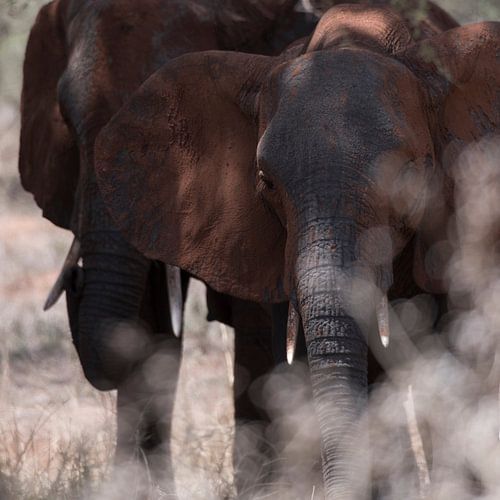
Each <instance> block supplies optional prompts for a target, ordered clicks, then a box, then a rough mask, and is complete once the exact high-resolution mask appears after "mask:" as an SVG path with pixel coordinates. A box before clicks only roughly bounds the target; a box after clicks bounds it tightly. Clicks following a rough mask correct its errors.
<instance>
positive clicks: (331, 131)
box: [258, 50, 425, 168]
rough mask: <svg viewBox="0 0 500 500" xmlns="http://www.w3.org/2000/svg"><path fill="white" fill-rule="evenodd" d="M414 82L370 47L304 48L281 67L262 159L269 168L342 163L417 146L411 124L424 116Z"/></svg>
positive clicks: (260, 153) (420, 121)
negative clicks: (323, 50)
mask: <svg viewBox="0 0 500 500" xmlns="http://www.w3.org/2000/svg"><path fill="white" fill-rule="evenodd" d="M413 80H414V79H413V78H412V75H411V74H409V71H408V70H407V69H406V68H404V67H402V66H401V65H400V64H399V63H396V62H394V61H391V60H390V59H388V58H385V57H380V56H378V55H374V54H371V53H366V51H351V50H338V51H335V52H333V53H331V54H329V53H327V54H320V53H313V54H306V56H304V57H301V58H299V59H298V60H296V61H295V62H294V63H292V64H290V65H288V66H287V67H286V68H285V69H284V71H283V74H282V78H281V82H280V95H279V101H278V105H277V108H276V112H275V113H274V115H273V117H272V119H271V121H270V122H269V124H268V126H267V127H266V130H265V132H264V134H263V136H262V138H261V141H260V143H259V149H258V158H259V161H261V162H263V163H266V164H268V165H270V167H271V168H279V166H280V165H291V164H295V163H300V164H304V162H306V163H307V162H309V163H311V162H312V163H314V162H318V161H320V160H321V161H329V162H332V161H333V162H341V163H342V164H344V165H345V164H346V163H350V162H360V161H362V162H367V161H372V160H374V159H375V158H376V157H378V156H379V155H380V154H381V153H384V152H387V151H389V150H394V149H399V148H401V147H402V148H406V149H408V150H412V149H415V148H417V149H418V148H419V146H418V144H416V143H415V144H413V143H412V136H413V134H414V131H413V128H414V126H415V125H416V124H418V126H419V127H422V126H424V124H425V120H424V117H423V115H422V113H421V112H420V111H418V107H419V104H420V102H419V99H420V97H419V92H418V89H417V88H416V87H415V85H416V83H415V81H413ZM409 89H411V90H412V94H410V96H408V94H407V93H408V92H409ZM408 101H412V102H408Z"/></svg>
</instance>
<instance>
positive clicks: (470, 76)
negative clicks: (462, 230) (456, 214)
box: [402, 22, 500, 292]
mask: <svg viewBox="0 0 500 500" xmlns="http://www.w3.org/2000/svg"><path fill="white" fill-rule="evenodd" d="M402 59H403V61H405V62H406V64H408V65H409V66H410V67H411V68H412V69H413V70H414V71H415V73H416V74H417V75H418V76H419V77H420V78H421V79H422V80H423V81H424V82H425V84H426V87H427V89H428V96H429V99H428V104H429V109H428V115H429V116H430V117H431V118H430V130H431V133H432V135H433V138H434V144H435V152H436V160H437V161H438V162H439V164H440V165H441V168H439V169H438V170H439V172H440V173H442V174H443V178H442V179H441V181H442V185H443V186H444V189H443V190H442V192H441V197H442V199H441V200H440V204H441V206H439V207H438V209H434V208H433V207H430V210H428V212H429V216H428V217H424V219H423V227H422V230H421V234H420V235H419V236H420V238H419V239H418V240H419V241H420V247H421V248H419V249H417V252H416V255H417V256H420V259H423V258H425V256H426V250H427V249H431V248H432V247H433V246H434V245H435V244H436V243H438V241H437V239H436V238H437V235H440V236H441V237H442V236H443V234H444V231H445V229H444V228H443V227H436V226H437V225H439V224H443V221H445V220H446V218H445V217H438V216H436V212H438V213H441V214H442V213H444V212H443V211H448V213H450V212H451V211H452V210H453V203H454V197H453V166H454V164H455V163H456V161H457V159H458V158H459V156H460V154H461V153H462V152H463V151H464V148H466V147H467V146H468V145H470V144H472V143H474V142H477V141H481V140H482V139H483V138H486V137H493V136H498V140H499V141H500V23H497V22H484V23H478V24H471V25H468V26H463V27H459V28H456V29H453V30H450V31H447V32H444V33H442V34H441V35H438V36H436V37H433V38H431V39H429V40H426V41H424V42H421V43H419V44H416V45H414V46H412V47H411V48H410V49H409V50H408V51H407V52H406V53H405V54H404V55H403V57H402ZM499 166H500V164H499ZM441 246H443V245H441ZM428 267H429V266H428V265H427V266H426V265H425V263H424V262H419V261H418V257H417V262H416V266H415V273H416V278H417V281H419V283H420V284H426V285H427V286H425V288H427V289H428V291H432V292H444V291H445V283H444V282H443V280H436V279H435V276H426V275H424V273H425V270H426V269H427V268H428ZM431 267H432V266H431ZM430 284H433V285H432V286H430Z"/></svg>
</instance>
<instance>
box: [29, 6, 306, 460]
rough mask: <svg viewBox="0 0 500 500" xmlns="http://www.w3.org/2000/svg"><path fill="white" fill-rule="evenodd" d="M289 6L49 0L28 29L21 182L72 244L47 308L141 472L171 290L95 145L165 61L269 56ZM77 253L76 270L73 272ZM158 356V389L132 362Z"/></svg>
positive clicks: (160, 428) (165, 424) (294, 23)
mask: <svg viewBox="0 0 500 500" xmlns="http://www.w3.org/2000/svg"><path fill="white" fill-rule="evenodd" d="M294 4H295V0H278V1H275V0H272V1H268V0H259V1H240V0H238V1H234V0H218V1H217V0H197V1H195V0H193V1H182V0H141V1H140V2H139V1H135V0H111V1H109V0H96V1H85V0H54V1H53V2H51V3H49V4H48V5H46V6H44V7H43V8H42V9H41V10H40V13H39V14H38V17H37V19H36V22H35V25H34V26H33V29H32V31H31V35H30V38H29V42H28V46H27V50H26V59H25V63H24V80H23V90H22V109H21V112H22V116H21V119H22V122H21V148H20V158H19V169H20V173H21V180H22V184H23V186H24V187H25V189H27V190H28V191H30V192H32V193H33V195H34V198H35V200H36V202H37V204H38V205H39V206H40V208H41V209H42V210H43V214H44V216H45V217H47V218H48V219H50V220H51V221H52V222H53V223H55V224H56V225H58V226H60V227H62V228H65V229H70V230H71V231H72V232H73V233H74V235H75V238H76V239H75V243H74V244H73V246H72V249H71V251H70V255H69V256H68V259H67V262H66V265H65V269H64V273H63V276H62V277H61V279H60V280H59V281H58V286H57V288H56V290H55V295H54V296H53V297H52V300H54V298H57V296H58V294H59V293H60V292H61V291H62V288H63V287H65V288H66V293H67V299H68V312H69V319H70V325H71V330H72V335H73V340H74V343H75V346H76V349H77V352H78V354H79V357H80V360H81V364H82V367H83V370H84V373H85V376H86V377H87V379H88V380H89V381H90V382H91V383H92V384H93V385H94V386H95V387H97V388H98V389H102V390H109V389H113V388H118V449H121V450H123V451H124V453H125V455H127V453H129V452H132V451H133V450H134V449H135V446H136V441H137V437H136V436H137V435H139V438H138V441H139V444H140V445H141V446H142V449H143V451H144V452H145V453H146V455H147V456H148V457H150V458H149V459H150V463H149V466H150V467H153V465H154V464H153V463H152V460H153V458H152V457H153V455H154V454H153V450H154V449H155V448H157V447H158V446H159V444H161V443H168V436H169V429H170V418H171V413H172V404H173V395H174V394H175V387H176V382H177V376H178V363H179V358H180V341H179V340H178V339H176V338H175V337H174V336H173V331H172V327H171V324H170V321H169V320H170V318H169V314H168V307H167V304H168V300H167V293H169V295H170V298H171V300H170V302H171V305H172V304H174V305H176V307H174V308H172V310H173V313H174V314H176V315H177V316H179V312H180V313H181V312H182V297H180V295H181V286H180V283H179V275H178V274H177V275H176V274H175V273H173V274H171V276H173V278H174V286H171V284H170V283H169V287H168V290H167V283H166V279H165V269H164V266H163V264H161V263H159V262H157V261H154V260H150V259H147V258H145V257H143V256H142V255H141V254H140V253H139V252H138V251H137V250H135V249H134V248H133V247H132V246H131V245H130V244H129V243H128V242H126V241H125V240H124V239H123V237H122V236H121V235H120V234H119V232H118V231H117V229H116V227H115V224H114V223H113V222H112V220H111V219H110V217H109V215H108V211H107V209H106V207H105V204H104V201H103V199H102V196H101V194H100V192H99V188H98V185H97V182H96V176H95V169H94V141H95V138H96V136H97V134H98V133H99V131H100V130H101V129H102V127H103V126H104V125H106V123H107V122H108V121H109V120H110V118H111V117H112V116H113V114H114V113H115V112H116V111H117V110H118V109H119V108H120V107H121V106H122V104H123V103H124V102H125V101H126V100H127V98H128V97H129V96H130V95H131V94H132V93H133V92H134V91H135V90H136V89H137V88H138V87H139V86H140V84H141V83H142V82H143V81H144V80H146V78H147V77H148V76H149V75H150V74H152V73H153V72H154V71H155V70H156V69H158V68H159V67H160V66H162V65H163V64H165V63H166V62H168V61H170V60H172V59H173V58H175V57H178V56H181V55H183V54H186V53H189V52H194V51H200V50H209V49H225V50H228V49H231V50H233V49H238V50H241V51H250V50H259V51H266V52H267V53H273V51H277V50H280V49H281V48H282V47H283V46H284V45H286V44H287V43H288V42H290V41H292V40H294V39H295V38H296V37H298V36H302V35H303V34H305V33H310V31H311V29H312V26H314V25H313V24H310V23H309V20H310V17H307V16H306V15H303V14H299V13H296V12H295V11H294V10H293V9H294ZM306 17H307V19H306ZM80 257H81V259H82V262H83V264H82V265H83V267H79V266H77V265H76V264H77V262H78V259H79V258H80ZM175 280H176V281H175ZM184 281H186V280H184ZM185 285H186V283H184V292H185ZM212 299H213V294H212ZM212 302H213V300H212ZM219 302H220V301H219ZM248 307H250V308H252V307H255V306H250V305H249V306H248ZM243 308H244V307H243ZM219 309H220V308H219ZM217 314H218V310H217V308H215V315H216V317H218V316H217ZM171 319H172V320H175V318H171ZM226 319H227V318H226ZM231 319H232V318H229V320H231ZM125 321H126V322H129V323H130V322H135V323H140V324H141V327H142V328H143V329H145V330H147V332H148V333H144V334H136V333H132V332H133V330H131V329H130V328H128V329H127V328H117V327H116V325H117V323H118V324H119V323H123V322H125ZM174 323H176V324H175V327H176V329H177V330H178V329H179V324H178V321H177V322H175V321H174ZM153 332H154V333H155V335H151V333H153ZM159 332H161V333H162V334H161V335H159V334H157V333H159ZM117 337H118V338H117ZM124 339H125V340H124ZM117 341H118V344H119V346H120V349H117V348H116V344H117ZM159 351H165V353H166V355H168V356H167V357H168V359H169V360H170V363H169V365H170V366H164V367H163V370H164V373H163V376H162V377H156V378H157V379H158V380H161V381H162V382H161V388H160V387H156V386H155V387H153V386H151V387H150V386H149V385H151V384H149V385H148V383H147V382H146V381H145V380H144V379H143V376H142V372H143V371H142V370H141V366H142V365H143V364H144V363H146V359H148V357H150V356H151V355H155V354H156V353H158V352H159ZM244 351H245V350H244V348H243V349H242V353H241V356H242V357H243V358H244V357H245V356H246V355H247V354H246V353H245V352H244ZM239 361H240V362H242V363H244V362H245V360H244V359H242V360H239ZM137 365H139V367H137ZM156 407H158V408H156ZM139 421H141V423H139ZM137 426H139V427H140V428H139V431H137V432H136V427H137ZM168 455H169V454H168V453H166V454H164V453H160V456H162V457H165V456H166V457H167V458H168ZM159 467H160V468H164V469H168V468H169V467H170V466H169V464H160V466H159ZM153 468H154V467H153Z"/></svg>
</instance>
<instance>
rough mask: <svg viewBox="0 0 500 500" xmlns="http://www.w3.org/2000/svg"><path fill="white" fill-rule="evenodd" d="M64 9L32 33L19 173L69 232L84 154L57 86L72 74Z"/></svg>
mask: <svg viewBox="0 0 500 500" xmlns="http://www.w3.org/2000/svg"><path fill="white" fill-rule="evenodd" d="M63 16H64V12H63V3H62V2H59V1H57V0H56V1H55V2H52V3H50V4H48V5H46V6H45V7H43V8H42V9H41V10H40V12H39V14H38V17H37V19H36V22H35V24H34V26H33V28H32V30H31V34H30V37H29V41H28V46H27V49H26V56H25V61H24V76H23V89H22V95H21V143H20V151H19V171H20V174H21V182H22V185H23V187H24V188H25V189H26V190H27V191H30V192H31V193H33V195H34V197H35V201H36V202H37V204H38V206H39V207H40V208H41V209H42V210H43V214H44V216H45V217H47V218H48V219H50V220H51V221H52V222H54V223H55V224H57V225H59V226H61V227H65V228H69V224H70V220H71V215H72V210H73V198H74V192H75V189H76V183H77V177H78V150H77V147H76V144H75V142H74V140H73V138H72V136H71V133H70V131H69V129H68V127H67V125H66V123H65V121H64V119H63V117H62V115H61V110H60V108H59V104H58V101H57V86H58V82H59V79H60V77H61V75H62V73H63V72H64V70H65V68H66V47H65V41H64V27H63Z"/></svg>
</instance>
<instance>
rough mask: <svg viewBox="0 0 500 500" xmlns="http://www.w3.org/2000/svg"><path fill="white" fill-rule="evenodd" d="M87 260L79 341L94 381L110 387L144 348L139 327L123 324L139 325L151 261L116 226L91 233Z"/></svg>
mask: <svg viewBox="0 0 500 500" xmlns="http://www.w3.org/2000/svg"><path fill="white" fill-rule="evenodd" d="M82 260H83V269H84V275H85V283H84V287H83V291H82V295H81V301H80V304H79V309H78V323H77V325H78V327H77V331H76V332H73V335H74V340H75V345H76V348H77V351H78V355H79V357H80V361H81V364H82V367H83V370H84V373H85V376H86V378H87V379H88V380H89V382H90V383H91V384H92V385H93V386H94V387H96V388H97V389H100V390H110V389H114V388H116V387H117V385H118V384H119V382H120V381H122V380H123V379H124V378H125V377H126V375H127V373H128V372H129V371H130V369H131V367H132V364H133V362H134V358H136V359H137V358H139V357H140V356H141V354H142V353H141V349H143V348H144V346H143V345H142V346H141V344H140V342H138V341H137V339H138V337H139V336H137V335H134V332H133V330H131V329H130V328H128V329H127V328H122V329H121V330H122V331H120V328H119V325H120V324H124V323H132V324H133V323H134V322H135V324H136V325H137V321H138V318H139V312H140V307H141V303H142V299H143V295H144V291H145V287H146V281H147V275H148V270H149V261H148V260H147V259H146V258H144V257H143V256H141V255H140V254H139V253H138V252H137V251H136V250H135V249H133V248H132V247H131V246H130V245H128V244H127V243H126V242H125V241H124V240H123V238H122V237H121V236H120V235H119V234H118V233H117V232H113V231H108V232H106V233H104V232H96V233H87V234H85V235H84V237H83V239H82ZM131 332H132V335H130V333H131ZM123 335H125V337H124V336H123Z"/></svg>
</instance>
